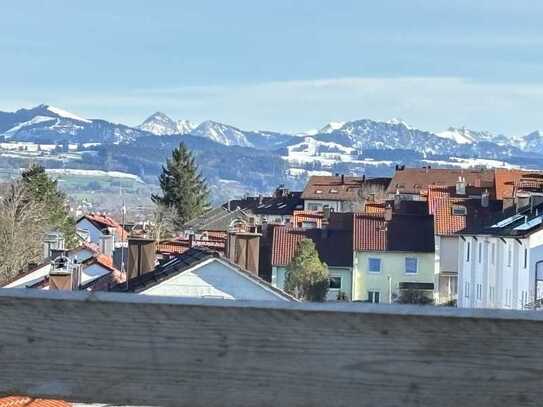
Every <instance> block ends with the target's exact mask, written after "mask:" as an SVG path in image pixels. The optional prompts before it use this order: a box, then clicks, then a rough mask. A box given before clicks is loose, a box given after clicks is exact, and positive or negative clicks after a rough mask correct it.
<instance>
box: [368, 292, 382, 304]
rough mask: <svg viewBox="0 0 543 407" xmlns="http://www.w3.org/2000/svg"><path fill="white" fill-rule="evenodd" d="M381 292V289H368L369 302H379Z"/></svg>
mask: <svg viewBox="0 0 543 407" xmlns="http://www.w3.org/2000/svg"><path fill="white" fill-rule="evenodd" d="M380 294H381V293H380V292H379V291H368V302H372V303H374V304H379V300H380V297H381V295H380Z"/></svg>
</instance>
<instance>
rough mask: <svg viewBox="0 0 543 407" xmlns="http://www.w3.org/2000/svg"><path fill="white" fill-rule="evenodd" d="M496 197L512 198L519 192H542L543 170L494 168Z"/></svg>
mask: <svg viewBox="0 0 543 407" xmlns="http://www.w3.org/2000/svg"><path fill="white" fill-rule="evenodd" d="M495 174H496V198H497V199H508V198H514V197H515V195H516V194H518V193H519V192H540V193H541V192H543V172H536V171H523V170H516V169H513V170H510V169H505V168H496V169H495Z"/></svg>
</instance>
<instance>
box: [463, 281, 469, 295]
mask: <svg viewBox="0 0 543 407" xmlns="http://www.w3.org/2000/svg"><path fill="white" fill-rule="evenodd" d="M464 297H466V298H469V283H468V282H467V281H466V282H465V283H464Z"/></svg>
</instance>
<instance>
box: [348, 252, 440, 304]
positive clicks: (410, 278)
mask: <svg viewBox="0 0 543 407" xmlns="http://www.w3.org/2000/svg"><path fill="white" fill-rule="evenodd" d="M433 283H434V253H432V252H431V253H428V252H401V251H397V252H396V251H355V252H354V255H353V300H355V301H368V302H374V303H387V304H388V303H391V302H394V300H395V299H396V298H397V297H398V296H399V295H400V292H401V290H402V289H407V288H416V289H422V290H423V291H425V292H427V294H428V296H430V297H432V295H433V294H432V290H433V287H434V286H433Z"/></svg>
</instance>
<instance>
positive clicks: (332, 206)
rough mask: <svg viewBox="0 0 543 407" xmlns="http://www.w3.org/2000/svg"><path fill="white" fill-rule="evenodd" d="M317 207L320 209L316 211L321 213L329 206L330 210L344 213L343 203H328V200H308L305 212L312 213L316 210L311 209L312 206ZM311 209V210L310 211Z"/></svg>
mask: <svg viewBox="0 0 543 407" xmlns="http://www.w3.org/2000/svg"><path fill="white" fill-rule="evenodd" d="M315 205H316V206H317V207H318V208H317V209H316V210H319V211H321V210H322V208H323V207H324V206H325V205H328V207H329V208H330V209H332V210H333V211H335V212H342V210H343V205H342V203H341V201H326V200H319V199H308V200H305V201H304V210H305V211H311V210H315V209H313V208H311V207H312V206H315ZM310 208H311V209H310Z"/></svg>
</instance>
